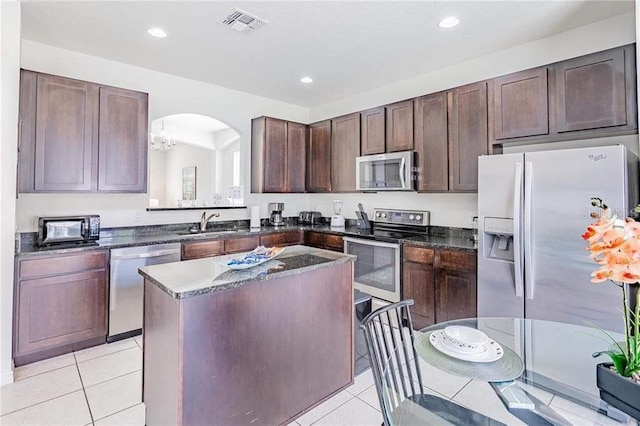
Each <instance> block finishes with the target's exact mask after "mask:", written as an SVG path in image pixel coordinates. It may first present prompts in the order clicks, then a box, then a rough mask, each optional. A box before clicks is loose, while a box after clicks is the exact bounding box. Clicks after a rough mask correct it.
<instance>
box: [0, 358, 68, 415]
mask: <svg viewBox="0 0 640 426" xmlns="http://www.w3.org/2000/svg"><path fill="white" fill-rule="evenodd" d="M67 367H71V366H70V365H68V366H67ZM76 392H80V389H76V390H73V391H71V392H67V393H64V394H62V395H58V396H54V397H53V398H49V399H45V400H43V401H40V402H36V403H35V404H31V405H27V406H26V407H22V408H18V409H17V410H13V411H8V412H6V413H4V414H2V415H0V418H2V417H4V416H7V415H9V414H13V413H17V412H18V411H22V410H26V409H27V408H32V407H35V406H36V405H40V404H44V403H45V402H49V401H53V400H54V399H58V398H62V397H63V396H68V395H71V394H72V393H76Z"/></svg>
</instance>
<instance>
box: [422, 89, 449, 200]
mask: <svg viewBox="0 0 640 426" xmlns="http://www.w3.org/2000/svg"><path fill="white" fill-rule="evenodd" d="M414 111H415V112H414V117H415V128H414V131H415V147H416V149H415V150H416V165H417V170H418V188H417V189H418V191H447V190H448V189H449V161H448V159H449V153H448V146H449V145H448V140H449V139H448V135H447V94H446V93H445V92H440V93H434V94H433V95H427V96H422V97H420V98H417V99H416V100H415V101H414Z"/></svg>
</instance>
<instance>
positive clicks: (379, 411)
mask: <svg viewBox="0 0 640 426" xmlns="http://www.w3.org/2000/svg"><path fill="white" fill-rule="evenodd" d="M376 395H377V392H376ZM356 398H358V397H357V396H356ZM358 399H359V400H360V401H362V402H364V403H365V404H367V405H368V406H369V407H371V408H373V409H374V410H376V411H377V412H378V413H380V414H382V410H380V409H378V408H376V407H374V406H373V405H371V404H369V403H368V402H367V401H365V400H364V399H362V398H358Z"/></svg>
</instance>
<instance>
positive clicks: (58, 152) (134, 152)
mask: <svg viewBox="0 0 640 426" xmlns="http://www.w3.org/2000/svg"><path fill="white" fill-rule="evenodd" d="M147 105H148V96H147V94H146V93H140V92H135V91H131V90H124V89H117V88H113V87H107V86H101V85H98V84H94V83H89V82H85V81H79V80H73V79H69V78H64V77H57V76H52V75H48V74H40V73H36V72H32V71H27V70H21V80H20V133H19V144H18V147H19V148H18V149H19V153H18V192H96V191H98V192H101V191H105V192H145V191H146V186H147V185H146V178H147V152H148V138H147V134H148V112H147V108H148V107H147Z"/></svg>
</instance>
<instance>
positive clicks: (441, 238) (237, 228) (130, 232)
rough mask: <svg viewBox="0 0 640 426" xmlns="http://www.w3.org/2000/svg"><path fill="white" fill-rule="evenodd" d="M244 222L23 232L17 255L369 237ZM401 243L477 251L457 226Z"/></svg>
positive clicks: (352, 230) (351, 231) (348, 230)
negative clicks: (292, 235)
mask: <svg viewBox="0 0 640 426" xmlns="http://www.w3.org/2000/svg"><path fill="white" fill-rule="evenodd" d="M245 222H246V221H229V222H218V223H216V224H215V226H213V227H210V228H209V229H208V232H205V233H198V234H190V233H189V227H190V226H189V224H184V223H183V224H175V225H151V226H140V227H127V228H111V229H105V230H103V231H102V232H101V233H100V239H99V240H98V241H97V243H95V244H92V245H83V244H68V245H60V246H50V247H39V246H37V245H36V235H35V233H26V234H22V241H21V243H20V248H19V250H16V256H17V257H20V258H24V257H31V256H42V255H56V254H66V253H77V252H82V251H88V250H100V249H115V248H123V247H135V246H145V245H151V244H166V243H179V242H186V241H205V240H215V239H228V238H241V237H244V236H252V235H255V236H260V235H268V234H273V233H278V232H286V231H317V232H323V233H329V234H334V235H340V236H349V237H355V238H365V239H366V238H372V235H373V234H372V231H371V230H363V229H358V228H356V227H355V226H347V227H345V228H331V226H330V225H329V224H320V225H299V224H297V223H289V224H285V225H283V226H278V227H275V226H269V225H266V226H262V227H261V228H260V229H255V230H252V229H250V228H248V227H247V223H245ZM401 242H402V243H404V244H412V245H421V246H425V247H432V248H445V249H447V248H448V249H455V250H464V251H470V252H475V251H476V250H477V248H476V246H475V245H474V243H473V240H472V238H471V231H470V230H466V229H458V228H443V227H436V226H432V227H431V228H430V234H429V235H422V236H416V237H411V238H407V239H404V240H402V241H401Z"/></svg>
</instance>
